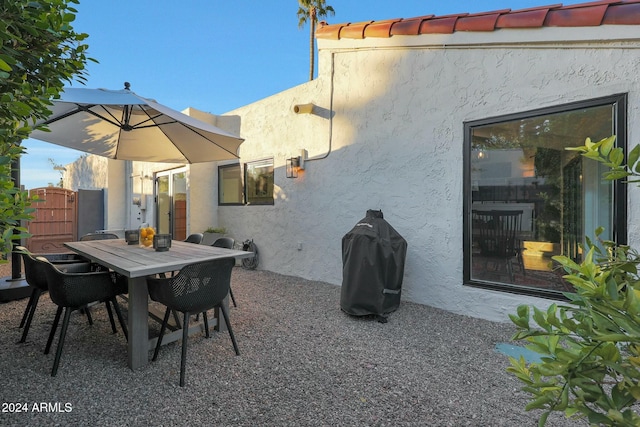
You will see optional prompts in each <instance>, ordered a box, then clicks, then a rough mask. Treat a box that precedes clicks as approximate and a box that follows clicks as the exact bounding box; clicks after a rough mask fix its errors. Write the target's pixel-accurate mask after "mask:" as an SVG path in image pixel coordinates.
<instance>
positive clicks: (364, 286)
mask: <svg viewBox="0 0 640 427" xmlns="http://www.w3.org/2000/svg"><path fill="white" fill-rule="evenodd" d="M406 254H407V241H406V240H404V238H403V237H402V236H401V235H400V234H398V232H397V231H396V230H394V228H393V227H392V226H391V225H389V223H388V222H387V221H385V220H384V218H383V215H382V211H375V210H368V211H367V216H366V217H365V218H363V219H361V220H360V221H358V223H357V224H356V225H355V226H354V227H353V228H352V229H351V231H349V232H348V233H347V234H345V235H344V237H343V238H342V290H341V294H340V307H341V308H342V310H343V311H345V312H346V313H348V314H352V315H355V316H365V315H370V314H374V315H379V316H382V315H384V314H386V313H390V312H392V311H395V310H396V309H397V308H398V305H400V292H401V289H402V278H403V276H404V260H405V256H406Z"/></svg>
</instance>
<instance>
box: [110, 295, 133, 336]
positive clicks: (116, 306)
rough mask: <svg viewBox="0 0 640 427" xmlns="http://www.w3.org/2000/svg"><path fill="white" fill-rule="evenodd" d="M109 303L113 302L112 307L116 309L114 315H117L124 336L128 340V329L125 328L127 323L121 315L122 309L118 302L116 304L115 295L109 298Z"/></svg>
mask: <svg viewBox="0 0 640 427" xmlns="http://www.w3.org/2000/svg"><path fill="white" fill-rule="evenodd" d="M111 304H113V308H114V309H115V310H116V316H118V322H120V327H121V328H122V333H123V334H124V338H125V339H126V340H127V341H129V331H128V330H127V324H126V322H125V321H124V318H123V317H122V310H120V304H118V301H117V300H116V297H113V300H111Z"/></svg>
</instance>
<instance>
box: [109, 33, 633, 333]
mask: <svg viewBox="0 0 640 427" xmlns="http://www.w3.org/2000/svg"><path fill="white" fill-rule="evenodd" d="M636 34H637V28H636V27H633V28H630V27H625V26H615V28H611V27H609V28H603V27H595V28H578V29H560V28H545V29H542V30H540V29H537V30H517V31H516V30H513V31H510V30H500V31H495V32H490V33H487V34H479V33H464V32H462V33H456V34H453V35H425V36H411V37H391V38H388V39H365V40H339V41H335V40H330V41H328V40H320V41H319V49H320V50H319V62H318V64H319V76H318V78H317V79H316V80H314V81H312V82H308V83H305V84H302V85H300V86H297V87H294V88H291V89H290V90H287V91H285V92H282V93H279V94H276V95H274V96H271V97H268V98H265V99H263V100H260V101H258V102H255V103H253V104H250V105H247V106H245V107H242V108H239V109H237V110H234V111H231V112H229V113H228V114H227V115H225V116H223V117H218V118H215V123H214V124H215V125H217V126H219V127H221V128H223V129H225V130H228V131H230V132H235V133H239V134H240V136H242V137H243V138H245V142H244V143H243V144H242V145H241V147H240V156H241V159H240V162H241V163H245V162H249V161H253V160H261V159H264V158H273V160H274V167H275V203H274V205H273V206H221V207H220V206H217V190H216V189H217V166H218V165H217V164H215V163H211V164H207V165H192V166H191V167H190V168H189V178H188V183H189V184H188V185H189V193H190V194H189V206H190V211H189V215H190V222H189V232H199V231H202V229H204V228H205V227H207V226H224V227H226V228H227V229H228V233H229V234H230V235H231V236H232V237H234V238H235V239H236V240H238V241H242V240H244V239H246V238H253V239H254V240H255V242H256V244H257V246H258V248H259V250H260V266H259V268H261V269H265V270H271V271H275V272H279V273H282V274H288V275H295V276H300V277H304V278H308V279H314V280H322V281H326V282H329V283H332V284H336V285H340V284H341V281H342V262H341V239H342V236H343V235H344V234H345V233H346V232H348V231H349V230H350V229H351V228H352V227H353V226H354V225H355V224H356V222H357V221H358V220H359V219H361V218H362V217H364V215H365V212H366V210H367V209H381V210H382V211H383V212H384V214H385V218H386V219H387V220H388V221H389V223H390V224H391V225H392V226H393V227H394V228H396V229H397V230H398V232H399V233H400V234H401V235H403V236H404V237H405V239H406V240H407V241H408V253H407V259H406V268H405V279H404V285H403V292H402V297H403V300H409V301H414V302H418V303H422V304H428V305H432V306H436V307H440V308H444V309H446V310H450V311H453V312H456V313H461V314H466V315H471V316H477V317H483V318H487V319H492V320H498V321H507V314H508V313H511V312H514V311H515V308H516V306H517V305H519V304H522V303H533V304H535V305H537V306H540V307H544V306H545V305H547V304H549V303H550V300H545V299H537V298H533V297H526V296H522V295H514V294H508V293H504V292H497V291H490V290H482V289H477V288H471V287H466V286H463V285H462V281H463V231H462V226H463V218H462V215H463V214H462V211H463V197H464V195H463V140H464V134H463V131H464V128H463V123H464V122H465V121H471V120H477V119H484V118H488V117H493V116H498V115H503V114H510V113H518V112H523V111H528V110H532V109H537V108H542V107H548V106H555V105H562V104H566V103H569V102H574V101H582V100H587V99H592V98H597V97H601V96H609V95H613V94H618V93H628V94H629V98H628V100H629V107H628V141H630V144H631V145H635V143H637V142H639V141H638V138H637V136H638V134H639V133H640V132H639V130H640V125H639V124H640V111H639V95H640V92H639V89H640V80H639V78H638V76H637V73H636V70H637V69H638V68H640V57H639V56H638V55H637V52H638V47H640V40H639V39H638V36H637V35H636ZM559 40H562V42H560V41H559ZM306 103H313V104H315V106H316V107H315V109H314V113H313V114H295V113H294V112H293V106H294V105H296V104H306ZM195 113H197V112H195ZM195 113H194V114H195ZM199 118H200V117H199ZM301 149H306V150H307V151H308V157H309V159H308V160H307V161H306V169H305V171H304V172H302V173H301V175H300V177H298V178H297V179H287V178H286V177H285V160H286V158H288V157H292V156H297V155H299V154H300V150H301ZM143 168H147V169H146V170H145V171H142V169H143ZM162 168H164V169H167V168H169V166H168V165H164V166H157V165H154V166H145V164H138V163H134V164H133V167H132V169H133V170H132V172H131V174H133V175H134V176H135V175H136V174H138V175H141V176H144V175H145V174H147V173H151V174H152V173H153V171H156V170H162ZM125 173H126V172H125V171H123V170H122V168H121V167H120V166H118V167H115V166H114V167H113V168H112V167H111V165H110V166H109V178H110V179H109V183H108V185H109V194H110V195H112V196H113V200H114V202H113V203H112V198H111V197H110V199H109V212H110V213H111V212H112V211H114V210H115V211H117V210H118V209H121V206H119V205H118V204H117V203H118V201H120V202H121V203H124V202H123V200H125V199H126V197H127V195H126V191H122V189H117V186H118V185H120V186H121V187H122V186H125V185H131V183H130V181H129V178H125V176H124V174H125ZM112 175H113V177H114V178H113V180H112V179H111V178H112ZM118 183H119V184H118ZM145 185H146V190H145V191H151V192H152V182H146V183H145ZM112 186H113V188H112ZM134 191H135V190H134ZM149 194H152V193H149ZM638 194H639V193H638V190H637V189H636V188H635V187H631V188H629V196H630V197H629V237H630V241H631V243H632V244H634V245H636V246H637V245H638V243H640V242H639V241H638V240H639V239H638V237H637V236H638V235H640V234H639V233H638V231H640V230H639V227H640V219H639V214H640V211H639V209H638V206H640V204H639V203H638V201H639V196H638ZM117 215H120V214H115V216H114V217H112V216H110V218H109V224H110V226H111V225H112V224H114V225H115V222H116V221H117V220H121V219H122V218H120V217H119V216H117ZM112 219H113V222H112ZM338 304H339V301H336V305H338Z"/></svg>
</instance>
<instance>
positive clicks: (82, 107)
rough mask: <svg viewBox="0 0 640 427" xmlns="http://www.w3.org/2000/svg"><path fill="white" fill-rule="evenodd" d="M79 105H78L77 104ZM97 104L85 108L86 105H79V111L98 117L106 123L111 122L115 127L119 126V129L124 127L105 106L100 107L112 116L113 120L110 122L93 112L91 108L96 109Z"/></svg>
mask: <svg viewBox="0 0 640 427" xmlns="http://www.w3.org/2000/svg"><path fill="white" fill-rule="evenodd" d="M76 105H77V104H76ZM96 105H97V104H94V105H91V106H84V105H78V109H79V110H80V111H84V112H86V113H89V114H91V115H92V116H96V117H97V118H99V119H102V120H104V121H105V122H109V123H111V124H112V125H114V126H117V127H119V128H121V127H122V123H121V122H120V121H119V120H118V119H117V118H116V117H115V116H114V115H113V114H111V112H110V111H109V110H107V109H106V108H104V106H103V105H100V106H99V107H100V108H102V109H103V110H104V111H105V112H106V113H107V114H108V115H110V116H111V117H112V118H113V120H110V119H109V118H108V117H105V116H103V115H101V114H98V113H96V112H95V111H93V110H91V108H93V107H95V106H96Z"/></svg>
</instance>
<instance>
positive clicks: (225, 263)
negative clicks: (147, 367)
mask: <svg viewBox="0 0 640 427" xmlns="http://www.w3.org/2000/svg"><path fill="white" fill-rule="evenodd" d="M234 265H235V259H233V258H222V259H218V260H213V261H205V262H198V263H194V264H189V265H187V266H185V267H183V268H182V269H181V270H180V272H179V273H178V274H177V275H176V276H174V277H170V278H156V277H148V278H147V285H148V286H149V296H150V297H151V299H152V300H154V301H157V302H159V303H162V304H164V305H165V306H166V307H167V310H166V312H165V314H164V320H163V321H162V326H161V327H160V336H159V337H158V342H157V344H156V349H155V351H154V352H153V358H152V360H154V361H155V360H156V358H157V357H158V352H159V351H160V346H161V345H162V337H163V335H164V332H165V330H166V328H167V322H168V321H169V315H170V313H171V311H172V310H176V311H180V312H182V313H183V314H184V320H183V326H182V331H183V335H182V357H181V360H180V387H183V386H184V377H185V372H184V371H185V365H186V361H187V338H188V330H189V315H190V314H192V313H202V315H203V320H204V328H205V336H206V337H207V338H209V323H208V321H207V313H206V311H207V310H210V309H212V308H216V307H219V308H220V311H222V315H223V316H224V320H225V322H226V324H227V328H228V330H229V336H230V337H231V342H232V343H233V348H234V350H235V352H236V355H239V354H240V351H239V350H238V343H237V342H236V338H235V336H234V335H233V330H232V329H231V323H230V322H229V315H228V313H227V309H226V308H225V307H224V305H223V301H224V299H225V297H226V296H227V294H228V293H229V285H230V282H231V270H232V269H233V266H234Z"/></svg>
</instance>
